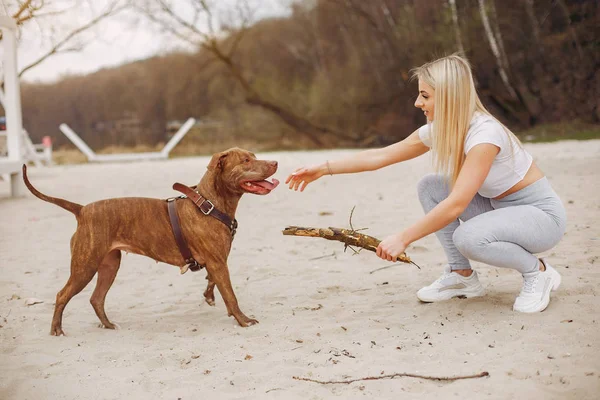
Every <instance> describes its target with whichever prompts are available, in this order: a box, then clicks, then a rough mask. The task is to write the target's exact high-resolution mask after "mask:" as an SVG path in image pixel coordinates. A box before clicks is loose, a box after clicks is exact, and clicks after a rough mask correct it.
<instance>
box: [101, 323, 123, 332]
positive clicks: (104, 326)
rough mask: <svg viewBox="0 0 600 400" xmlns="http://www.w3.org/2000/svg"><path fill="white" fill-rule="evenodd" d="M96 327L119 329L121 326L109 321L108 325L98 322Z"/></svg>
mask: <svg viewBox="0 0 600 400" xmlns="http://www.w3.org/2000/svg"><path fill="white" fill-rule="evenodd" d="M98 328H102V329H113V330H119V329H121V327H120V326H119V325H117V324H113V323H112V322H111V323H110V325H104V324H103V323H99V324H98Z"/></svg>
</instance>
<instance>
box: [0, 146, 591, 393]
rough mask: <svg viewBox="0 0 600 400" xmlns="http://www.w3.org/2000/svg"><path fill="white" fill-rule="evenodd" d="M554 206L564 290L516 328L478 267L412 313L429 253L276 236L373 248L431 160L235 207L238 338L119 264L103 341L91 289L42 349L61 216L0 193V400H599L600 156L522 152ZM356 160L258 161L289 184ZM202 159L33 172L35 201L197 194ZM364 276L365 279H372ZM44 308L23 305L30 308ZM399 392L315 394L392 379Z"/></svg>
mask: <svg viewBox="0 0 600 400" xmlns="http://www.w3.org/2000/svg"><path fill="white" fill-rule="evenodd" d="M526 147H527V149H528V150H529V151H530V152H531V153H532V154H533V156H534V158H535V160H536V162H537V163H538V164H539V166H540V167H541V168H542V170H543V171H544V172H545V173H546V174H547V176H548V178H549V180H550V182H551V183H552V185H553V187H554V189H555V190H556V191H557V192H558V194H559V195H560V196H561V198H562V199H563V201H564V203H565V206H566V208H567V213H568V218H569V221H568V227H567V233H566V235H565V237H564V239H563V240H562V241H561V242H560V244H559V245H558V246H556V248H554V249H553V250H551V251H549V252H547V253H545V254H544V255H545V256H547V257H548V260H549V261H550V262H551V263H552V264H553V265H554V266H555V267H556V269H557V270H558V271H559V272H560V273H561V274H562V277H563V284H562V286H561V288H560V289H559V291H558V292H555V293H554V294H553V296H552V301H551V303H550V306H549V307H548V309H547V310H546V311H544V312H543V313H538V314H534V315H524V314H520V313H516V312H513V311H512V304H513V302H514V299H515V296H516V295H517V294H518V292H519V290H520V287H521V277H520V275H519V274H518V273H517V272H516V271H513V270H503V269H499V268H494V267H490V266H487V265H483V264H479V263H474V268H476V269H477V270H478V272H479V273H480V279H481V281H482V283H483V284H484V286H485V287H486V288H487V295H486V296H485V297H482V298H478V299H468V300H462V299H453V300H451V301H448V302H443V303H437V304H422V303H420V302H419V301H418V300H417V298H416V296H415V293H416V291H417V290H418V289H419V288H421V287H422V286H424V285H428V284H429V283H431V282H432V281H433V280H434V279H436V278H437V277H438V276H439V274H440V273H441V272H442V268H443V264H444V253H443V251H442V249H441V247H440V246H439V244H438V243H437V241H436V238H435V236H434V235H430V236H428V237H426V238H424V239H422V240H420V241H418V242H416V243H414V244H413V245H412V246H410V247H409V249H408V254H409V256H411V257H412V258H413V259H414V260H415V261H416V262H417V263H418V264H420V265H421V266H422V270H418V269H417V268H416V267H414V266H412V265H407V264H395V266H393V267H391V268H386V269H381V270H378V271H375V270H377V269H379V268H382V267H386V266H390V265H392V264H390V263H388V262H385V261H383V260H380V259H379V258H377V257H376V256H375V255H374V254H373V253H371V252H368V251H363V252H360V253H359V254H353V252H352V251H351V250H350V249H348V250H347V251H345V252H344V248H343V244H341V243H338V242H331V241H327V240H324V239H319V238H301V237H290V236H283V235H282V234H281V231H282V229H284V228H285V227H286V226H288V225H304V226H316V227H327V226H336V227H348V219H349V215H350V210H351V209H352V207H354V206H356V209H355V211H354V216H353V220H352V222H353V226H354V228H368V230H367V231H365V232H364V233H367V234H369V235H372V236H375V237H379V238H383V237H385V236H386V235H388V234H392V233H394V232H397V231H398V230H400V229H401V228H402V227H404V226H407V225H409V224H411V223H412V222H414V221H416V220H417V219H418V218H419V217H420V216H421V215H422V210H421V208H420V205H419V202H418V199H417V195H416V184H417V182H418V180H419V178H420V177H421V176H423V175H424V174H426V173H428V172H430V171H431V164H430V160H429V159H428V158H427V157H421V158H420V159H417V160H413V161H409V162H406V163H403V164H399V165H395V166H391V167H388V168H385V169H383V170H380V171H375V172H369V173H364V174H358V175H356V174H355V175H344V176H334V177H325V178H323V179H321V180H319V181H317V182H315V183H314V184H312V185H311V186H309V187H308V189H307V190H306V191H305V192H304V193H299V192H298V193H296V192H292V191H290V190H288V189H287V188H286V187H285V186H283V185H282V186H280V187H279V188H277V189H276V190H275V191H274V192H273V193H271V194H270V195H268V196H253V195H245V196H244V197H243V198H242V199H241V202H240V206H239V209H238V213H237V219H238V220H239V223H240V228H239V231H238V234H237V236H236V238H235V241H234V244H233V249H232V252H231V254H230V257H229V266H230V271H231V275H232V282H233V286H234V289H235V292H236V295H237V297H238V300H239V302H240V306H241V309H242V310H243V311H244V312H245V313H246V314H247V315H249V316H253V317H255V318H257V319H258V320H259V321H260V324H258V325H256V326H253V327H250V328H241V327H239V326H238V325H237V324H236V322H235V320H234V319H233V318H231V317H227V314H226V310H225V306H224V304H223V301H222V299H221V297H220V295H219V294H218V291H217V292H216V295H217V304H216V306H215V307H210V306H208V305H207V304H205V303H204V302H203V297H202V292H203V290H204V287H205V283H206V281H205V279H204V277H205V273H204V272H199V273H191V272H188V273H187V274H185V275H180V274H179V270H178V269H177V268H175V267H173V266H169V265H166V264H162V263H156V262H154V261H153V260H151V259H148V258H145V257H141V256H137V255H133V254H129V255H124V256H123V261H122V263H121V269H120V271H119V274H118V276H117V279H116V282H115V284H114V285H113V287H112V289H111V291H110V292H109V294H108V297H107V302H106V310H107V314H108V316H109V318H110V319H111V320H112V321H113V322H115V323H117V324H119V325H120V327H121V329H120V330H116V331H111V330H105V329H100V328H99V327H98V326H97V325H98V319H97V317H96V315H95V314H94V311H93V309H92V307H91V305H90V304H89V297H90V295H91V293H92V290H93V288H94V286H95V280H94V281H92V283H90V285H89V286H88V287H86V288H85V289H84V290H83V291H82V292H81V293H80V294H79V295H77V296H76V297H74V298H73V300H72V301H71V302H70V303H69V305H68V306H67V308H66V311H65V314H64V319H63V328H64V330H65V333H66V335H67V336H64V337H53V336H50V335H49V331H50V321H51V318H52V312H53V303H54V299H55V296H56V293H57V292H58V291H59V290H60V289H61V288H62V287H63V285H64V284H65V282H66V280H67V278H68V275H69V257H70V254H69V239H70V237H71V235H72V233H73V232H74V230H75V226H76V222H75V218H74V217H73V216H72V215H71V214H70V213H68V212H67V211H64V210H62V209H60V208H58V207H56V206H54V205H51V204H48V203H44V202H42V201H40V200H38V199H37V198H34V197H33V196H32V195H29V194H28V196H27V197H26V198H21V199H10V198H9V185H8V183H7V182H6V181H0V198H1V200H0V216H1V221H2V222H1V224H0V229H1V240H0V271H1V275H0V325H1V327H0V348H1V354H2V356H1V357H0V399H7V400H9V399H19V400H25V399H32V400H33V399H36V400H37V399H130V400H132V399H173V400H176V399H199V398H203V396H206V395H209V396H211V397H210V398H216V399H242V398H251V399H302V400H308V399H329V398H342V399H353V398H376V399H392V398H393V399H398V398H410V399H413V398H416V399H436V400H439V399H454V398H460V399H480V398H485V399H513V398H520V399H597V398H598V396H600V395H599V393H600V352H599V348H600V331H599V323H600V315H599V313H598V311H597V310H598V308H597V307H599V306H600V301H599V300H598V293H599V291H600V289H599V288H600V272H599V271H598V269H599V268H600V248H599V247H600V228H599V227H600V179H599V176H600V173H599V172H598V171H600V140H596V141H582V142H575V141H566V142H560V143H551V144H527V145H526ZM352 152H353V151H349V150H337V151H318V152H282V153H265V154H259V157H260V158H266V159H274V160H277V161H279V163H280V168H279V171H278V173H277V174H276V175H275V176H276V177H277V178H279V179H280V180H284V179H285V177H286V176H287V174H288V173H290V172H291V171H292V170H293V169H294V168H295V167H298V166H301V165H303V164H310V163H316V162H321V161H323V160H325V159H332V158H335V157H339V156H341V155H347V154H351V153H352ZM208 160H209V159H208V158H207V157H192V158H178V159H172V160H167V161H154V162H138V163H121V164H107V165H69V166H55V167H50V168H41V169H40V168H31V169H30V178H31V180H32V182H33V183H34V184H35V185H36V186H37V187H38V188H39V189H40V190H42V191H43V192H45V193H47V194H50V195H55V196H58V197H64V198H67V199H69V200H72V201H75V202H78V203H81V204H86V203H89V202H92V201H95V200H99V199H103V198H108V197H125V196H149V197H158V198H166V197H169V196H171V195H173V194H174V192H173V191H172V190H171V185H172V183H173V182H175V181H179V182H183V183H188V184H195V183H197V181H198V180H199V178H200V176H201V175H202V173H203V171H204V169H205V167H206V164H207V163H208ZM374 271H375V272H374ZM31 298H35V299H39V300H41V301H43V303H39V304H35V305H30V306H27V305H26V301H27V299H31ZM484 371H486V372H488V373H489V377H485V378H476V379H467V380H456V381H450V382H444V381H432V380H428V379H418V378H411V377H397V378H395V379H377V380H368V381H357V382H354V383H350V384H321V383H314V382H309V381H300V380H296V379H294V378H293V377H294V376H297V377H305V378H311V379H317V380H323V381H330V380H348V379H356V378H364V377H369V376H374V377H381V376H382V375H388V374H395V373H409V374H422V375H429V376H440V377H445V376H459V375H471V374H478V373H481V372H484Z"/></svg>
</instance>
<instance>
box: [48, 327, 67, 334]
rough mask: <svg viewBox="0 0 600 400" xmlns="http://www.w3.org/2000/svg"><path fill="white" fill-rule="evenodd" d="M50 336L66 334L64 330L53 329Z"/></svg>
mask: <svg viewBox="0 0 600 400" xmlns="http://www.w3.org/2000/svg"><path fill="white" fill-rule="evenodd" d="M50 335H52V336H66V335H65V333H64V332H63V330H62V329H61V328H57V329H54V328H53V329H52V330H51V331H50Z"/></svg>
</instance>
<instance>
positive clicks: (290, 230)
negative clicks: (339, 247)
mask: <svg viewBox="0 0 600 400" xmlns="http://www.w3.org/2000/svg"><path fill="white" fill-rule="evenodd" d="M282 233H283V234H284V235H289V236H306V237H321V238H323V239H327V240H337V241H338V242H342V243H345V244H346V246H356V247H360V248H363V249H366V250H369V251H373V252H375V251H377V246H379V243H381V240H379V239H377V238H374V237H373V236H369V235H365V234H362V233H358V232H356V231H355V230H351V229H342V228H332V227H329V228H311V227H303V226H288V227H287V228H285V229H284V230H283V231H282ZM396 261H401V262H404V263H409V264H413V265H415V266H416V267H417V268H419V269H421V267H419V266H418V265H417V264H415V263H414V262H413V261H411V259H410V257H409V256H407V255H406V253H402V254H400V256H398V258H397V260H396Z"/></svg>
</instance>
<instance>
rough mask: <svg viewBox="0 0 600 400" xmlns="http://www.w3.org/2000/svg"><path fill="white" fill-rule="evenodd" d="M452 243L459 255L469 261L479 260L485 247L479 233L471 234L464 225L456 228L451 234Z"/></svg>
mask: <svg viewBox="0 0 600 400" xmlns="http://www.w3.org/2000/svg"><path fill="white" fill-rule="evenodd" d="M452 241H453V242H454V246H455V247H456V248H457V249H458V251H459V252H460V254H462V255H463V256H465V257H466V258H468V259H470V260H477V259H479V254H481V252H482V251H484V247H485V243H484V242H483V241H482V235H481V232H473V231H472V230H471V229H468V227H467V226H465V224H461V225H460V226H459V227H458V228H456V230H455V231H454V233H453V234H452Z"/></svg>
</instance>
